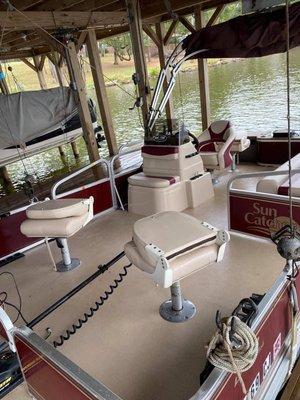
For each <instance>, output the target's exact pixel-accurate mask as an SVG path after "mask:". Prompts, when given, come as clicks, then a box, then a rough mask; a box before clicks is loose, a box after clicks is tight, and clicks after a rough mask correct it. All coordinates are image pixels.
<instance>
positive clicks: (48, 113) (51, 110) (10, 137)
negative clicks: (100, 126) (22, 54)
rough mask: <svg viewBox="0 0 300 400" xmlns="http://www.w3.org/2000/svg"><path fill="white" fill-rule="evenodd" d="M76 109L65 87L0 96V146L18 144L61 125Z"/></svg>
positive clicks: (70, 94)
mask: <svg viewBox="0 0 300 400" xmlns="http://www.w3.org/2000/svg"><path fill="white" fill-rule="evenodd" d="M76 112H77V105H76V101H75V97H74V94H73V93H72V90H71V89H70V88H68V87H58V88H54V89H47V90H37V91H28V92H20V93H15V94H9V95H4V94H3V95H0V149H5V148H7V147H10V146H16V145H20V146H22V145H24V144H25V143H26V142H27V141H29V140H32V139H35V138H37V137H40V136H43V135H44V134H46V133H48V132H51V131H52V130H55V129H58V128H61V127H62V125H63V124H64V123H65V122H66V121H67V120H68V119H69V118H71V117H72V116H73V115H74V114H75V113H76Z"/></svg>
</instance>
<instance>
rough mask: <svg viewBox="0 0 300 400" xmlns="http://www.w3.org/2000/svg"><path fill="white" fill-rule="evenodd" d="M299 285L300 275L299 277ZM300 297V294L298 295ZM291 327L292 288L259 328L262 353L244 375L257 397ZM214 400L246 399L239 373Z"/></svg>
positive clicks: (299, 282) (275, 305)
mask: <svg viewBox="0 0 300 400" xmlns="http://www.w3.org/2000/svg"><path fill="white" fill-rule="evenodd" d="M297 280H298V285H299V284H300V277H298V279H297ZM298 297H299V296H298ZM290 328H291V316H290V306H289V293H288V287H286V288H285V290H284V291H283V292H282V293H281V295H280V296H279V297H278V298H277V301H276V302H275V303H274V306H273V308H272V309H271V311H270V312H269V314H268V316H267V317H266V319H265V320H264V321H263V322H262V324H261V325H260V327H259V328H258V330H257V332H256V335H257V337H258V340H259V353H258V356H257V359H256V361H255V363H254V365H253V366H252V367H251V368H250V369H249V370H248V371H246V372H244V373H243V374H242V377H243V380H244V383H245V386H246V389H247V391H248V392H250V391H251V393H252V397H250V398H251V399H252V398H254V397H255V393H256V391H258V389H259V388H260V387H261V386H262V385H263V383H264V380H265V379H267V378H268V373H270V372H271V368H272V367H273V366H274V364H275V362H276V361H278V357H279V354H280V352H281V351H282V345H283V343H284V341H285V339H286V337H287V335H288V333H289V330H290ZM213 399H214V400H229V399H230V400H243V399H245V395H244V394H243V392H242V389H241V385H240V383H239V382H238V380H237V378H236V375H233V374H231V375H230V377H229V379H228V380H227V381H226V383H225V384H224V385H223V387H222V389H221V390H220V391H219V392H218V393H217V394H216V395H215V396H214V397H213Z"/></svg>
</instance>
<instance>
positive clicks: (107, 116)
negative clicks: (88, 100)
mask: <svg viewBox="0 0 300 400" xmlns="http://www.w3.org/2000/svg"><path fill="white" fill-rule="evenodd" d="M86 45H87V50H88V55H89V60H90V64H91V71H92V75H93V80H94V86H95V91H96V96H97V101H98V105H99V110H100V114H101V120H102V125H103V130H104V134H105V138H106V142H107V146H108V150H109V155H110V156H113V155H115V154H117V153H118V144H117V140H116V135H115V132H114V126H113V121H112V117H111V111H110V109H109V103H108V98H107V93H106V87H105V82H104V77H103V71H102V65H101V60H100V55H99V49H98V43H97V39H96V34H95V31H94V30H89V31H88V34H87V42H86Z"/></svg>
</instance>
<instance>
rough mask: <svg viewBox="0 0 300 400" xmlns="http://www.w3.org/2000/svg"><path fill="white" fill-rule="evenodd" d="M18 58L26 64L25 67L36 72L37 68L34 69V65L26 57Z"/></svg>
mask: <svg viewBox="0 0 300 400" xmlns="http://www.w3.org/2000/svg"><path fill="white" fill-rule="evenodd" d="M20 60H21V61H23V63H24V64H26V65H27V67H29V68H31V69H33V70H34V72H37V69H36V67H35V65H33V64H31V62H30V61H28V60H27V59H26V58H20Z"/></svg>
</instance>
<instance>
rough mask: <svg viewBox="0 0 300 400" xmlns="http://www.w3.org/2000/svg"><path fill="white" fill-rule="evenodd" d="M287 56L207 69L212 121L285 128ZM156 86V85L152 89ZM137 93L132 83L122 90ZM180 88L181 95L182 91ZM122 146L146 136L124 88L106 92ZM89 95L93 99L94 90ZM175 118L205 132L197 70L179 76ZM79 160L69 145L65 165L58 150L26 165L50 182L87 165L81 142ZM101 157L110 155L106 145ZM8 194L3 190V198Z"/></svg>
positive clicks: (295, 79) (295, 110)
mask: <svg viewBox="0 0 300 400" xmlns="http://www.w3.org/2000/svg"><path fill="white" fill-rule="evenodd" d="M285 60H286V55H285V54H282V55H273V56H268V57H264V58H260V59H259V58H258V59H249V60H240V61H237V62H231V63H227V64H220V65H216V66H214V67H210V68H209V78H210V98H211V118H212V120H216V119H230V120H231V121H232V122H233V124H234V126H235V128H236V130H237V132H243V133H245V134H257V133H259V132H271V131H273V130H275V129H278V128H286V125H287V122H286V115H287V110H286V62H285ZM290 76H291V116H292V128H294V129H298V127H299V125H300V102H299V97H300V50H299V49H297V50H294V51H292V53H291V60H290ZM154 85H155V81H154V82H152V86H154ZM124 87H125V88H126V90H127V91H129V92H131V93H132V94H133V93H134V87H133V85H132V84H128V85H126V86H124ZM180 87H181V90H180ZM107 92H108V97H109V102H110V106H111V112H112V116H113V121H114V126H115V130H116V134H117V139H118V144H119V145H121V144H122V143H125V142H130V141H133V140H137V139H139V138H141V137H142V135H143V129H142V127H141V122H140V118H139V115H138V111H137V109H135V110H133V111H130V110H129V108H130V107H131V106H132V105H133V99H132V98H131V97H129V96H128V94H126V93H124V92H123V91H122V90H121V89H120V88H118V87H116V86H113V87H108V88H107ZM89 95H90V96H91V97H92V98H95V94H94V92H93V90H90V92H89ZM174 109H175V117H176V118H178V119H180V120H184V122H185V124H186V125H187V127H188V128H189V129H190V131H191V132H193V133H200V132H201V113H200V99H199V86H198V76H197V72H196V71H189V72H182V73H180V85H179V79H177V84H176V87H175V89H174ZM78 146H79V150H80V161H75V160H74V157H73V155H72V152H71V149H70V146H68V145H66V146H65V151H66V159H65V161H64V162H63V161H62V160H61V158H60V156H59V152H58V149H52V150H49V151H47V152H45V153H42V154H40V155H37V156H34V157H31V158H29V159H27V160H25V164H26V166H27V170H28V171H29V172H30V173H35V174H36V175H37V177H38V180H40V181H43V180H46V179H49V177H50V176H53V174H55V175H57V176H59V174H60V173H62V172H66V171H68V170H72V169H74V168H75V167H78V166H80V165H83V164H86V163H87V162H88V156H87V154H86V149H85V145H84V143H83V140H82V139H80V140H79V141H78ZM101 152H102V153H103V154H104V155H105V154H107V149H106V146H105V144H104V146H103V149H102V150H101ZM8 171H9V173H10V175H11V177H12V180H13V184H14V187H15V188H19V187H20V186H21V184H22V181H23V178H24V169H23V166H22V164H21V163H20V162H18V163H14V164H12V165H10V166H8ZM3 195H4V191H3V190H2V191H1V187H0V196H3Z"/></svg>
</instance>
